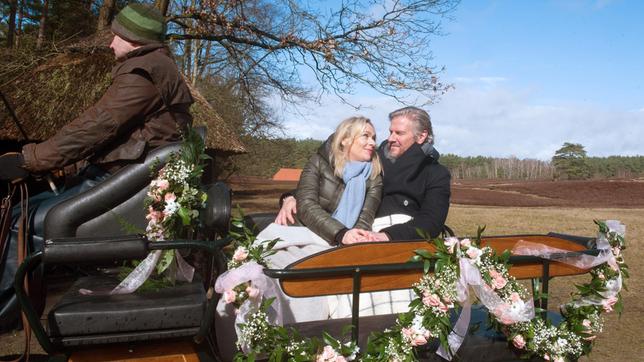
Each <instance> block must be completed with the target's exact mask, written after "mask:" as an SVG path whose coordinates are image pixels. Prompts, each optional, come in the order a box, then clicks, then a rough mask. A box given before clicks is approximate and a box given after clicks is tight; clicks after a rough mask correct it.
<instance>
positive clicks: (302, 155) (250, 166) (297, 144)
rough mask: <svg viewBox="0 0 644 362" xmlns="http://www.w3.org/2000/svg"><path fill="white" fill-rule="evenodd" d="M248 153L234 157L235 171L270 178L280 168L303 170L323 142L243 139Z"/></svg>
mask: <svg viewBox="0 0 644 362" xmlns="http://www.w3.org/2000/svg"><path fill="white" fill-rule="evenodd" d="M242 142H243V143H244V145H245V146H246V149H247V150H248V153H246V154H244V155H239V156H234V158H233V164H234V168H235V170H238V173H239V174H241V175H249V176H261V177H266V178H270V177H272V176H273V175H274V174H275V173H276V172H277V171H279V169H280V168H303V167H304V165H306V162H307V161H308V160H309V158H310V157H311V155H313V154H314V153H315V152H316V151H317V149H318V148H319V147H320V145H321V144H322V141H318V140H313V139H305V140H296V139H293V138H288V139H272V138H256V137H248V136H246V137H242Z"/></svg>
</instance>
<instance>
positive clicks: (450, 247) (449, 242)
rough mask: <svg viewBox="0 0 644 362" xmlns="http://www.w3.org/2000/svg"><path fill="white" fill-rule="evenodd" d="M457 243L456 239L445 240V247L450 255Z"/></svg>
mask: <svg viewBox="0 0 644 362" xmlns="http://www.w3.org/2000/svg"><path fill="white" fill-rule="evenodd" d="M456 243H458V238H455V237H449V238H446V239H445V246H446V247H447V251H448V252H449V253H450V254H452V253H454V246H455V245H456Z"/></svg>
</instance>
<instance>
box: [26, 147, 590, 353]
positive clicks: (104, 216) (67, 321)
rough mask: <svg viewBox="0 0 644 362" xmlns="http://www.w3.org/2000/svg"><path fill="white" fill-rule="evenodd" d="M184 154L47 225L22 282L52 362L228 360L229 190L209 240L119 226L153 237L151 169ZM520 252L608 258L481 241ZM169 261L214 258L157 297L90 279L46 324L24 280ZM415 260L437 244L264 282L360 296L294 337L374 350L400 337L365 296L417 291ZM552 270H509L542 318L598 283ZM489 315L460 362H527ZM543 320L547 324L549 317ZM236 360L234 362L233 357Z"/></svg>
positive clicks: (208, 223) (296, 291) (113, 182)
mask: <svg viewBox="0 0 644 362" xmlns="http://www.w3.org/2000/svg"><path fill="white" fill-rule="evenodd" d="M178 147H179V146H178V145H170V146H166V147H164V148H162V149H160V150H156V151H154V152H152V153H151V154H150V155H149V156H148V158H147V160H146V162H145V163H144V164H140V165H132V166H128V167H126V168H124V169H122V170H120V171H119V172H117V173H116V174H114V175H113V176H112V177H110V178H109V179H108V180H106V181H104V182H103V183H101V184H99V185H97V186H96V187H94V188H92V189H91V190H89V191H87V192H85V193H82V194H80V195H78V196H76V197H73V198H71V199H69V200H66V201H64V202H62V203H60V204H59V205H57V206H55V207H54V208H52V209H51V210H50V211H49V212H48V213H47V215H46V218H45V240H46V241H45V246H44V249H43V250H42V251H39V252H36V253H34V254H32V255H30V256H28V257H27V259H26V260H25V261H24V263H23V264H22V265H21V266H20V268H19V269H18V271H17V273H16V282H15V289H16V293H17V296H18V298H19V302H20V305H21V308H22V310H23V311H24V313H25V315H26V317H27V320H28V323H29V325H30V326H31V328H32V330H33V332H34V334H35V336H36V338H37V339H38V341H39V343H40V345H41V346H42V347H43V349H44V350H45V352H46V353H47V354H49V355H51V356H62V357H63V358H71V360H74V361H78V360H93V361H98V360H109V359H134V358H140V359H141V360H175V359H176V358H179V357H177V355H178V354H182V357H181V358H183V360H191V359H192V360H197V359H200V360H221V359H222V355H221V353H220V349H219V348H218V346H217V342H216V341H217V338H216V336H215V335H214V334H215V332H214V330H215V329H214V328H212V325H213V321H214V320H215V318H214V314H215V309H216V305H217V302H218V300H219V295H217V294H216V293H214V291H213V285H214V279H215V278H216V276H217V275H219V274H221V273H222V272H224V270H225V268H226V267H225V265H226V261H225V259H224V257H223V254H222V249H223V248H224V247H225V246H226V245H228V244H229V243H230V242H231V239H230V238H228V237H227V236H226V235H227V231H228V227H229V222H230V214H231V200H230V191H229V189H228V188H227V187H226V186H225V185H224V184H222V183H217V184H214V185H212V186H210V187H208V188H207V190H208V203H207V205H206V207H205V209H204V210H203V211H202V213H201V223H202V225H203V229H202V232H201V233H200V234H199V235H197V236H196V237H195V238H194V239H193V240H165V241H149V240H147V239H146V238H145V237H142V236H123V235H122V234H123V233H122V232H121V231H120V230H121V227H122V225H121V221H119V220H122V219H123V218H125V219H127V220H128V221H129V222H131V223H135V224H136V223H138V224H139V225H141V226H142V225H143V223H144V221H145V217H144V214H143V210H142V208H141V205H142V203H143V199H144V197H145V195H146V190H147V187H148V185H149V183H150V180H151V177H150V172H149V170H150V167H151V166H152V165H153V164H156V163H157V160H159V159H160V160H166V159H167V158H168V156H169V155H170V154H171V153H172V152H176V151H177V150H178ZM270 220H271V216H267V215H255V216H250V217H247V221H248V222H249V225H252V226H254V227H256V229H260V228H261V227H262V226H263V225H265V224H266V223H267V222H270ZM252 226H251V227H252ZM519 240H526V241H533V242H537V243H542V244H547V245H550V246H552V247H556V248H558V249H562V250H565V251H569V252H570V253H571V255H572V254H575V255H577V254H579V253H583V254H589V255H597V254H599V252H600V251H599V250H598V249H597V248H596V244H595V239H593V238H583V237H570V236H565V235H558V234H548V235H520V236H501V237H486V238H483V239H482V240H481V241H482V243H483V245H488V246H490V247H491V248H493V249H494V250H496V251H497V252H498V253H499V254H500V253H502V252H503V251H504V250H511V249H512V247H513V246H514V244H516V243H517V242H518V241H519ZM165 249H192V250H201V251H203V252H205V254H206V255H207V258H205V259H204V260H206V263H205V264H204V265H205V266H204V267H202V268H201V272H202V275H201V277H198V278H195V279H194V280H193V281H192V282H190V283H179V284H176V285H175V286H172V287H168V288H163V289H160V290H155V291H145V292H135V293H131V294H124V295H112V294H110V293H102V292H96V293H94V294H93V295H84V293H81V292H80V291H82V290H94V291H104V290H106V289H105V286H107V285H114V282H115V279H114V276H110V275H102V274H100V275H92V276H86V277H83V278H80V279H78V280H77V281H76V282H75V283H74V284H73V286H72V287H71V288H70V289H69V291H68V292H67V293H65V294H64V296H63V297H62V298H61V299H60V300H59V301H58V303H57V304H56V305H54V306H53V307H51V308H50V310H49V311H48V314H47V315H46V316H45V317H42V319H44V320H46V323H43V320H42V319H41V316H40V315H39V313H38V312H37V311H36V309H35V308H34V307H33V306H32V303H31V301H30V299H29V297H28V295H27V293H26V291H25V289H24V288H23V281H24V280H25V277H26V276H28V275H29V273H30V272H32V271H33V270H35V269H36V268H39V267H41V266H43V265H44V266H45V267H49V266H53V265H64V266H67V267H68V266H70V265H73V264H88V263H89V264H96V263H106V262H109V263H113V262H115V261H122V260H131V259H141V258H144V257H145V256H146V255H148V253H149V252H151V251H154V250H165ZM416 250H428V252H430V253H431V252H434V251H436V249H435V246H433V245H432V244H431V243H428V242H427V241H409V242H404V241H400V242H390V243H379V244H377V245H374V244H372V243H365V244H358V245H353V246H347V247H339V248H335V249H330V250H328V251H324V252H322V253H318V254H315V255H312V256H310V257H308V258H305V259H303V260H300V261H298V262H296V263H294V264H293V265H291V266H289V267H287V268H285V269H280V270H276V269H265V270H264V274H265V275H266V276H268V277H270V278H274V279H276V280H279V284H280V286H281V289H282V290H283V291H284V293H286V294H287V295H290V296H292V297H311V296H322V295H334V294H351V295H352V298H353V315H352V318H350V319H335V320H324V321H316V322H303V323H298V324H295V325H291V327H293V328H295V329H297V330H298V331H299V333H300V334H301V335H302V336H319V335H320V333H321V332H327V333H329V334H330V335H333V336H334V337H336V338H341V335H342V330H343V329H344V327H345V326H347V325H352V326H353V328H352V333H351V339H352V340H353V341H354V342H356V343H357V344H358V345H360V346H362V347H365V346H366V343H367V342H366V341H367V336H368V334H369V333H370V332H373V331H381V330H384V329H386V328H389V327H391V326H392V325H394V324H395V323H396V315H392V314H388V315H378V316H371V317H359V315H358V314H359V313H358V311H359V305H360V294H361V293H364V292H376V291H388V290H396V289H404V288H410V287H412V286H413V284H414V283H415V282H417V281H418V280H419V279H420V278H421V277H422V276H423V272H424V270H426V269H427V265H426V263H422V262H415V263H414V262H411V263H410V262H408V261H409V260H410V258H412V257H413V256H414V255H417V253H416ZM565 256H566V255H558V256H557V258H561V257H565ZM551 259H552V258H544V257H542V256H518V255H513V256H510V259H509V262H510V264H512V267H511V269H510V273H511V275H513V276H514V277H515V278H517V279H529V280H531V281H532V287H533V293H534V296H535V299H534V300H535V306H536V307H538V308H541V309H543V310H546V309H547V299H545V298H546V295H547V293H548V282H549V280H550V279H551V278H553V277H558V276H568V275H575V274H582V273H586V272H588V271H589V269H585V268H578V267H575V266H571V265H568V264H562V263H560V262H557V261H556V260H551ZM433 267H434V266H433V265H431V268H433ZM487 313H488V312H487V310H486V309H485V308H477V307H475V308H474V313H473V315H472V320H473V323H472V325H474V324H478V325H479V328H478V330H476V331H475V330H474V329H473V328H470V331H469V332H468V334H467V335H466V336H464V337H465V340H464V342H463V344H462V347H461V348H460V349H459V352H458V354H457V356H458V357H459V358H460V359H461V360H486V361H489V360H514V359H517V360H518V359H519V357H518V355H517V354H515V353H514V352H512V351H511V350H510V349H509V348H508V342H507V340H506V338H505V337H504V336H502V335H500V334H499V333H496V332H494V331H490V330H486V328H485V327H484V326H485V325H486V324H487V321H486V316H487ZM539 314H541V316H542V317H544V318H546V313H539ZM548 318H550V319H551V320H553V321H554V322H556V321H557V319H560V317H558V316H556V313H554V314H553V313H549V314H548ZM452 319H455V318H452ZM44 324H46V327H45V326H44ZM229 333H234V331H233V330H230V331H229ZM186 341H187V342H186ZM104 346H108V347H106V348H105V347H104ZM428 346H429V348H425V349H424V350H419V351H418V352H417V353H418V354H417V356H420V357H422V358H423V359H424V360H434V359H436V360H440V359H441V357H438V356H437V355H435V354H433V351H434V350H436V349H437V348H438V347H439V346H438V343H434V344H433V345H431V344H428ZM426 347H427V346H426ZM118 350H123V351H124V355H115V353H116V351H118ZM98 351H100V352H98ZM178 351H179V352H180V353H179V352H178ZM428 351H429V352H428ZM184 352H185V353H184ZM137 353H138V354H137ZM154 358H156V359H154ZM228 358H230V356H226V359H228Z"/></svg>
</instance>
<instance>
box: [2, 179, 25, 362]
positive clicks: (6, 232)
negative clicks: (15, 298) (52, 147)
mask: <svg viewBox="0 0 644 362" xmlns="http://www.w3.org/2000/svg"><path fill="white" fill-rule="evenodd" d="M16 189H19V190H20V216H19V218H18V258H17V259H18V260H17V265H20V264H22V262H23V261H24V260H25V258H26V257H27V255H28V253H29V249H28V245H27V240H28V238H27V236H28V235H29V190H28V188H27V184H26V183H25V182H24V181H23V180H20V181H18V182H12V183H11V185H10V189H9V193H8V194H7V196H5V197H4V198H3V199H2V206H1V209H0V260H4V258H5V257H7V255H6V254H7V252H8V250H9V243H10V241H11V221H12V220H11V219H12V218H11V213H12V210H13V207H12V206H13V205H12V199H13V196H14V195H15V193H16ZM23 283H24V287H25V291H26V292H27V293H29V278H25V280H24V281H23ZM20 314H21V317H22V326H23V331H24V333H25V346H24V350H23V352H22V355H20V356H19V357H18V358H17V359H15V360H14V361H13V362H17V361H28V360H29V353H30V343H31V327H30V325H29V322H28V321H27V318H26V316H25V313H24V312H22V311H21V312H20Z"/></svg>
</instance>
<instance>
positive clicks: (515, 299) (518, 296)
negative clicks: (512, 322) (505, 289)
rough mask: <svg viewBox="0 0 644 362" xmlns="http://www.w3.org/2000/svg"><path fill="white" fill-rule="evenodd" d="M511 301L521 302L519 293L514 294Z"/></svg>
mask: <svg viewBox="0 0 644 362" xmlns="http://www.w3.org/2000/svg"><path fill="white" fill-rule="evenodd" d="M510 300H511V301H512V302H513V303H516V302H519V301H521V296H520V295H519V293H517V292H512V294H510Z"/></svg>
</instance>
